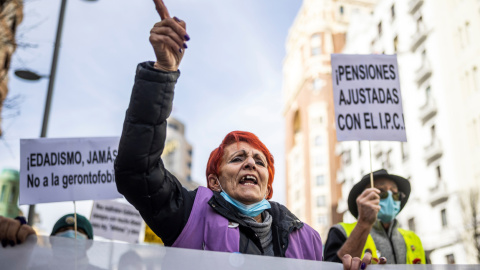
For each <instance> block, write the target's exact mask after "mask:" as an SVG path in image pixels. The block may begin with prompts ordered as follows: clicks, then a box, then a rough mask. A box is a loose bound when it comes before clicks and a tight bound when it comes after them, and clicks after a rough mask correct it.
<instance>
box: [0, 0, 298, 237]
mask: <svg viewBox="0 0 480 270" xmlns="http://www.w3.org/2000/svg"><path fill="white" fill-rule="evenodd" d="M60 2H61V1H60V0H25V5H24V18H23V22H22V23H21V24H20V25H19V28H18V30H17V42H19V43H20V46H19V47H18V48H17V50H16V52H15V54H14V56H13V58H12V63H11V67H10V73H9V90H10V92H9V94H8V97H7V98H13V97H15V96H19V97H20V98H19V101H20V102H19V104H18V107H17V108H15V109H9V110H4V111H3V112H2V117H3V118H4V119H3V122H2V128H3V130H4V135H3V138H1V140H0V169H2V168H14V169H19V168H20V156H19V155H20V150H19V142H20V141H19V140H20V139H24V138H37V137H39V136H40V130H41V124H42V118H43V111H44V104H45V98H46V92H47V86H48V78H45V79H41V80H40V81H36V82H29V81H24V80H21V79H19V78H16V77H15V75H14V74H13V71H14V70H17V69H30V70H34V71H36V72H37V73H39V74H42V75H47V76H48V73H49V72H50V67H51V61H52V60H51V58H52V53H53V44H54V40H55V32H56V27H57V23H58V13H59V10H60ZM164 2H165V4H166V5H167V7H168V9H169V11H170V14H171V15H172V16H177V17H179V18H180V19H182V20H184V21H186V23H187V32H188V34H189V36H190V37H191V40H190V41H189V42H188V49H187V50H186V52H185V56H184V58H183V61H182V64H181V65H180V71H181V76H180V78H179V81H178V83H177V86H176V90H175V99H174V108H173V112H172V116H173V117H175V118H177V119H178V120H180V121H182V122H183V123H184V124H185V128H186V134H185V135H186V138H187V140H188V141H189V142H190V143H191V144H192V146H193V164H192V178H193V180H194V181H196V182H198V183H200V184H205V176H204V175H205V166H206V163H207V160H208V156H209V154H210V152H211V151H212V150H213V149H214V148H215V147H217V146H218V145H219V143H220V142H221V140H222V139H223V137H224V136H225V135H226V134H227V133H228V132H230V131H232V130H246V131H250V132H253V133H255V134H256V135H257V136H259V138H260V139H261V140H262V141H263V142H264V143H265V144H266V146H267V147H268V148H269V149H270V151H271V152H272V154H273V155H274V157H275V160H276V163H275V164H276V176H275V182H274V185H273V190H274V196H273V200H275V201H279V202H281V203H284V201H285V188H284V182H285V161H284V137H285V135H284V134H285V128H284V120H283V116H282V108H283V103H282V61H283V59H284V57H285V42H286V38H287V35H288V30H289V27H290V26H291V25H292V23H293V21H294V19H295V16H296V14H297V12H298V11H299V9H300V6H301V1H299V0H295V1H291V0H262V1H258V0H241V1H240V0H235V1H234V0H203V1H199V0H164ZM159 19H160V18H159V15H158V14H157V12H156V10H155V6H154V4H153V1H151V0H148V1H146V0H145V1H131V0H130V1H127V0H98V1H95V2H92V1H84V0H70V1H68V3H67V8H66V14H65V21H64V27H63V33H62V39H61V45H60V46H61V47H60V56H59V62H58V66H57V75H56V79H55V86H54V92H53V99H52V108H51V112H50V121H49V125H48V132H47V137H49V138H72V137H103V136H120V134H121V129H122V123H123V120H124V116H125V110H126V109H127V107H128V102H129V98H130V93H131V88H132V85H133V80H134V76H135V69H136V65H137V64H138V63H139V62H143V61H147V60H154V57H155V56H154V54H153V50H152V48H151V46H150V44H149V41H148V37H149V32H150V29H151V27H152V26H153V25H154V24H155V23H156V22H157V21H159ZM91 205H92V202H91V201H85V202H77V203H76V208H77V212H78V213H80V214H83V215H86V216H87V217H88V216H89V215H90V210H91ZM21 209H22V210H23V211H24V213H25V215H26V214H27V212H28V211H27V209H28V207H26V206H22V207H21ZM36 209H37V212H38V213H39V214H40V219H41V222H40V223H39V224H38V227H39V228H40V229H43V230H45V231H49V230H50V229H51V228H52V227H53V224H54V222H55V221H56V220H57V219H58V218H59V217H60V216H62V215H63V214H65V213H68V212H73V210H74V207H73V203H72V202H65V203H48V204H38V205H37V207H36Z"/></svg>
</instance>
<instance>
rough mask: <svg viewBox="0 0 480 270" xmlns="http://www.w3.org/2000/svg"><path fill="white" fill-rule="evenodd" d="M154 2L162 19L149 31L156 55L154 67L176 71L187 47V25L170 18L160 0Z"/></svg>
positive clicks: (188, 38)
mask: <svg viewBox="0 0 480 270" xmlns="http://www.w3.org/2000/svg"><path fill="white" fill-rule="evenodd" d="M154 2H155V6H156V8H157V11H158V14H159V15H160V18H161V19H162V20H161V21H160V22H158V23H156V24H155V25H154V26H153V28H152V30H151V31H150V43H151V44H152V47H153V50H154V52H155V56H156V57H157V61H156V63H155V68H157V69H160V70H164V71H177V70H178V66H179V65H180V62H181V61H182V58H183V54H184V52H185V49H186V48H187V45H186V44H185V42H186V41H188V40H190V37H189V36H188V34H187V31H186V29H187V26H186V24H185V22H184V21H182V20H180V19H178V18H177V17H173V18H170V14H169V13H168V10H167V7H166V6H165V4H164V3H163V1H162V0H154Z"/></svg>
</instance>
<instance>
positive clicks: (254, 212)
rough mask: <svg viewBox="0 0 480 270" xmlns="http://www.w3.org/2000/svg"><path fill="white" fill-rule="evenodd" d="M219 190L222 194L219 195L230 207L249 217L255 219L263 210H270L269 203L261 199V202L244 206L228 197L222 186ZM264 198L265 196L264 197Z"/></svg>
mask: <svg viewBox="0 0 480 270" xmlns="http://www.w3.org/2000/svg"><path fill="white" fill-rule="evenodd" d="M218 184H220V181H218ZM220 188H221V189H222V192H220V195H221V196H222V197H223V198H224V199H225V200H226V201H227V202H229V203H230V204H231V205H233V206H235V208H237V210H238V211H239V212H240V213H242V214H244V215H246V216H249V217H256V216H258V215H260V214H261V213H262V212H263V211H264V210H267V209H270V208H272V206H271V205H270V203H269V202H268V201H267V200H266V199H265V197H263V200H261V201H259V202H257V203H254V204H244V203H241V202H239V201H237V200H235V199H234V198H232V197H230V195H228V194H227V193H226V192H225V190H223V188H222V185H220ZM265 196H266V195H265Z"/></svg>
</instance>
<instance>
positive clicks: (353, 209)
mask: <svg viewBox="0 0 480 270" xmlns="http://www.w3.org/2000/svg"><path fill="white" fill-rule="evenodd" d="M378 178H387V179H390V180H392V181H393V182H395V184H397V187H398V191H401V192H403V193H404V194H405V197H404V198H403V199H402V201H401V202H400V211H402V209H403V207H404V206H405V204H406V203H407V201H408V197H409V196H410V190H411V188H410V182H409V181H408V180H407V179H405V178H403V177H401V176H398V175H393V174H389V173H388V172H387V170H384V169H381V170H378V171H374V172H373V180H375V179H378ZM367 186H370V174H366V175H364V176H363V177H362V180H360V182H358V183H357V184H355V185H354V186H353V188H352V190H350V194H348V210H350V213H352V215H353V216H354V217H355V218H358V208H357V197H358V196H359V195H360V194H362V192H363V191H364V190H365V187H367Z"/></svg>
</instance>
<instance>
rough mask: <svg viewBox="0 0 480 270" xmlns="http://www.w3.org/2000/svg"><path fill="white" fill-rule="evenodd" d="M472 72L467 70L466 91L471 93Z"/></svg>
mask: <svg viewBox="0 0 480 270" xmlns="http://www.w3.org/2000/svg"><path fill="white" fill-rule="evenodd" d="M470 90H471V88H470V73H469V72H468V71H465V91H466V92H467V93H470Z"/></svg>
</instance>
